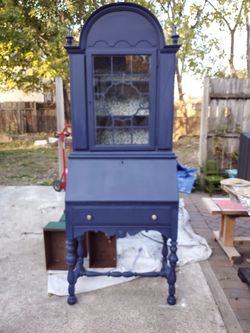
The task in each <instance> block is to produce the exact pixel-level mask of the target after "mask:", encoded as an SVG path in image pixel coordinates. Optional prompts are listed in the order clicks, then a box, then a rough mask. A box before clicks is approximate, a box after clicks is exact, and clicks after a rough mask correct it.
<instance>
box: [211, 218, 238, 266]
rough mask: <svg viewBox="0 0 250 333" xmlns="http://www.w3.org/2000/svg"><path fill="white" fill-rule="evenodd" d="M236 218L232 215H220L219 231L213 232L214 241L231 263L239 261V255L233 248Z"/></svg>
mask: <svg viewBox="0 0 250 333" xmlns="http://www.w3.org/2000/svg"><path fill="white" fill-rule="evenodd" d="M236 217H237V216H234V215H230V216H229V215H221V223H220V230H219V231H214V235H215V239H216V240H217V241H218V243H219V244H220V246H221V247H222V249H223V250H224V252H225V253H226V255H227V256H228V258H229V260H230V261H231V262H232V263H234V262H239V261H240V260H241V255H240V253H239V252H238V251H237V250H236V248H235V247H234V226H235V219H236Z"/></svg>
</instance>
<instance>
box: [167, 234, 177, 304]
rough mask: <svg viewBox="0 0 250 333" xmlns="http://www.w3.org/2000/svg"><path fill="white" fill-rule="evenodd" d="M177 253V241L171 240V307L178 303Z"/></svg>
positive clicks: (169, 291)
mask: <svg viewBox="0 0 250 333" xmlns="http://www.w3.org/2000/svg"><path fill="white" fill-rule="evenodd" d="M176 251H177V243H176V241H175V240H171V246H170V255H169V264H170V272H169V275H168V285H169V289H168V298H167V302H168V304H170V305H174V304H175V303H176V298H175V282H176V273H175V267H176V263H177V261H178V257H177V255H176Z"/></svg>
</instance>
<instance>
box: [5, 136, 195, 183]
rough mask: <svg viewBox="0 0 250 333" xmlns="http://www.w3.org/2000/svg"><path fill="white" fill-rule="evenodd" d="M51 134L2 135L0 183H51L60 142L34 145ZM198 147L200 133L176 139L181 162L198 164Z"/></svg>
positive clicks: (55, 168)
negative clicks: (41, 145)
mask: <svg viewBox="0 0 250 333" xmlns="http://www.w3.org/2000/svg"><path fill="white" fill-rule="evenodd" d="M48 136H53V134H47V133H42V134H34V135H30V134H29V135H22V136H16V137H15V138H13V139H12V141H9V142H3V140H2V141H1V135H0V185H52V183H53V181H54V180H55V179H58V178H59V177H58V150H57V145H53V146H51V145H49V146H47V147H36V146H34V141H35V140H41V139H46V138H48ZM1 142H2V143H1ZM198 148H199V138H198V137H183V138H181V139H179V140H178V142H175V143H174V151H175V153H176V155H177V157H178V159H179V162H180V163H182V164H186V165H189V166H193V167H198ZM67 151H68V149H67Z"/></svg>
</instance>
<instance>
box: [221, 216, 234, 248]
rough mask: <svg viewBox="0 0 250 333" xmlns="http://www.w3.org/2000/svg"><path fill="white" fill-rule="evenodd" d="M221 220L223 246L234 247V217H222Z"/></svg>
mask: <svg viewBox="0 0 250 333" xmlns="http://www.w3.org/2000/svg"><path fill="white" fill-rule="evenodd" d="M222 219H223V230H222V235H220V236H221V240H222V242H223V244H224V245H225V246H233V245H234V226H235V217H234V216H229V215H222Z"/></svg>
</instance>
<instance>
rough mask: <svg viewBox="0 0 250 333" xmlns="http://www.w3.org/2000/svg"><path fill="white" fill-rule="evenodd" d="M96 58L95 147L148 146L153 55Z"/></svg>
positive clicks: (94, 71)
mask: <svg viewBox="0 0 250 333" xmlns="http://www.w3.org/2000/svg"><path fill="white" fill-rule="evenodd" d="M93 57H94V58H93V63H94V66H93V78H94V113H95V143H96V145H136V144H142V145H145V144H147V145H148V144H149V115H150V107H149V104H150V103H149V82H150V67H151V56H150V55H112V56H110V55H95V56H93Z"/></svg>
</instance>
